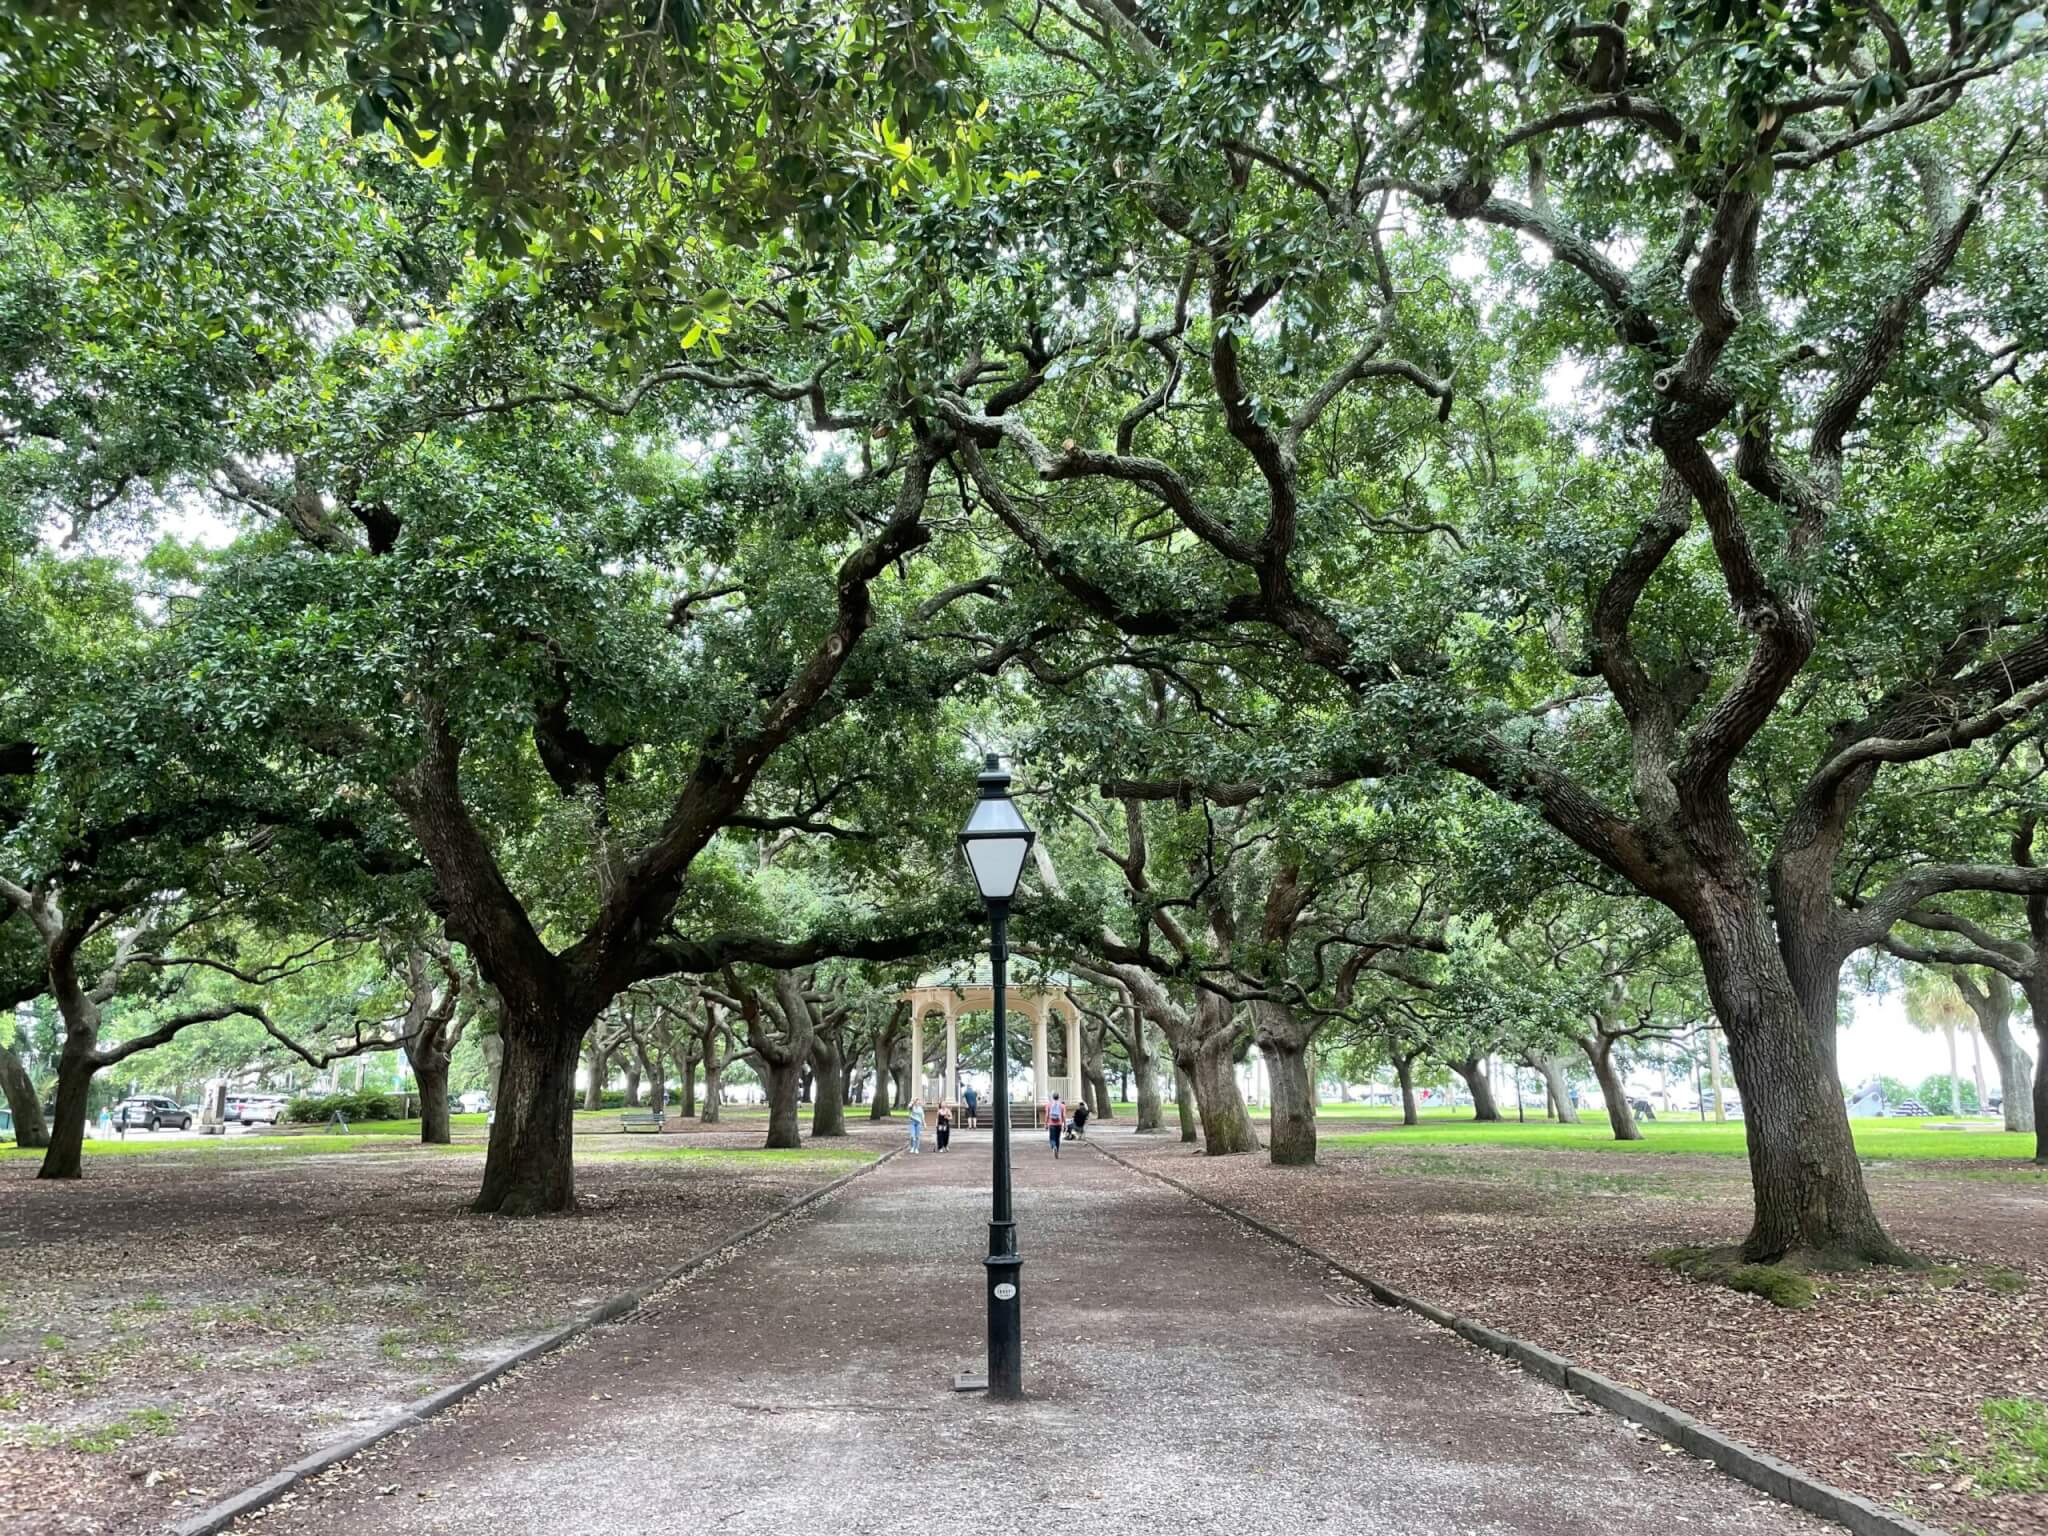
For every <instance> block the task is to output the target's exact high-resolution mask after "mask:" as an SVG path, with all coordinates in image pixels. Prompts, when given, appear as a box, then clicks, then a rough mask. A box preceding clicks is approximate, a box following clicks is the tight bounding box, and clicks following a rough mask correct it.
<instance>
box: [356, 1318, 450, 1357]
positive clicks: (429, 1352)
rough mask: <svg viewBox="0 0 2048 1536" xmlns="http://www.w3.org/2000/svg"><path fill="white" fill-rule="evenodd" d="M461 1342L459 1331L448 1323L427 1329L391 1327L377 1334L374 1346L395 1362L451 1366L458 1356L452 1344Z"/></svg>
mask: <svg viewBox="0 0 2048 1536" xmlns="http://www.w3.org/2000/svg"><path fill="white" fill-rule="evenodd" d="M461 1342H462V1330H461V1329H460V1328H457V1327H455V1326H454V1325H453V1324H450V1323H441V1324H437V1325H435V1326H433V1327H430V1328H394V1329H391V1330H390V1331H389V1332H386V1333H381V1334H379V1335H378V1336H377V1349H378V1352H379V1353H381V1354H382V1355H383V1356H384V1358H385V1359H386V1360H389V1361H391V1362H392V1364H394V1365H399V1364H405V1363H411V1364H414V1365H418V1364H420V1363H422V1362H423V1361H433V1362H435V1363H436V1364H440V1365H451V1364H453V1363H454V1362H455V1361H456V1360H458V1359H460V1358H461V1357H460V1356H459V1355H457V1354H456V1352H455V1346H456V1345H458V1344H460V1343H461Z"/></svg>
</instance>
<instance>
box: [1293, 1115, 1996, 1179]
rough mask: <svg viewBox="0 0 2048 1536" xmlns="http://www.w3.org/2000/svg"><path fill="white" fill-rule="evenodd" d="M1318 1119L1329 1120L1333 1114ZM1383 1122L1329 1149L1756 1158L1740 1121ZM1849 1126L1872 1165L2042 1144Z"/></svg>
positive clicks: (1349, 1121) (1332, 1140)
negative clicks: (1631, 1124)
mask: <svg viewBox="0 0 2048 1536" xmlns="http://www.w3.org/2000/svg"><path fill="white" fill-rule="evenodd" d="M1317 1113H1318V1115H1323V1114H1325V1111H1323V1110H1319V1111H1317ZM1468 1113H1469V1112H1468ZM1377 1116H1378V1117H1377V1118H1374V1117H1372V1116H1366V1115H1357V1116H1345V1117H1344V1125H1345V1129H1344V1130H1342V1131H1337V1132H1334V1133H1332V1134H1330V1135H1326V1136H1324V1137H1323V1138H1322V1144H1323V1145H1324V1146H1325V1147H1329V1148H1332V1149H1346V1150H1358V1149H1362V1148H1367V1147H1379V1146H1386V1145H1389V1144H1392V1143H1398V1144H1400V1145H1403V1146H1438V1147H1494V1146H1498V1147H1515V1148H1521V1149H1523V1150H1536V1151H1557V1152H1620V1153H1632V1154H1638V1155H1655V1154H1658V1153H1667V1154H1671V1153H1676V1154H1683V1155H1688V1156H1702V1155H1704V1156H1710V1157H1745V1156H1747V1155H1748V1151H1749V1143H1748V1141H1747V1140H1746V1139H1745V1137H1744V1133H1743V1127H1742V1124H1741V1122H1739V1121H1730V1122H1728V1123H1727V1124H1725V1125H1716V1124H1714V1123H1713V1122H1712V1121H1707V1122H1705V1123H1701V1122H1698V1121H1690V1120H1655V1121H1647V1122H1645V1123H1644V1125H1643V1126H1642V1132H1643V1139H1642V1140H1641V1141H1616V1140H1615V1139H1614V1134H1613V1132H1612V1131H1610V1130H1609V1129H1608V1126H1607V1121H1606V1117H1605V1116H1601V1117H1599V1118H1598V1119H1596V1120H1587V1121H1584V1122H1582V1123H1580V1124H1578V1125H1559V1124H1556V1123H1555V1122H1550V1121H1540V1120H1537V1121H1530V1122H1529V1123H1527V1124H1518V1123H1517V1122H1515V1121H1513V1120H1506V1121H1502V1122H1500V1123H1499V1124H1486V1125H1482V1124H1480V1123H1478V1122H1477V1121H1474V1120H1471V1119H1469V1118H1466V1119H1451V1118H1440V1119H1432V1118H1430V1117H1427V1116H1425V1117H1424V1119H1423V1122H1422V1124H1420V1125H1407V1126H1404V1125H1403V1124H1401V1121H1400V1117H1399V1116H1398V1115H1388V1114H1387V1113H1386V1111H1384V1110H1380V1111H1378V1112H1377ZM1849 1126H1850V1129H1851V1131H1852V1132H1853V1133H1854V1135H1855V1138H1856V1151H1857V1154H1858V1155H1859V1156H1860V1157H1863V1158H1866V1159H1871V1160H1887V1161H1898V1162H1936V1161H1940V1162H1948V1161H1956V1160H1964V1161H1971V1162H2007V1161H2031V1160H2032V1158H2033V1155H2034V1138H2033V1137H2032V1136H2031V1135H2029V1134H2026V1133H2023V1132H2016V1131H1989V1130H1987V1131H1978V1130H1939V1129H1931V1128H1928V1127H1926V1126H1924V1125H1921V1124H1919V1123H1917V1122H1913V1121H1901V1120H1852V1121H1850V1122H1849ZM1998 1171H1999V1172H2009V1171H2011V1170H1998ZM2029 1176H2030V1177H2031V1174H2030V1175H2029Z"/></svg>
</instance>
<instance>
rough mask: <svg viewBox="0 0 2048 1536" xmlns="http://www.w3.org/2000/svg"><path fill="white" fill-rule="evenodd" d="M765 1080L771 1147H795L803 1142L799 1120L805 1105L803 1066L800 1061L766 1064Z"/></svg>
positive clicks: (764, 1070) (770, 1062)
mask: <svg viewBox="0 0 2048 1536" xmlns="http://www.w3.org/2000/svg"><path fill="white" fill-rule="evenodd" d="M761 1076H762V1080H763V1082H764V1083H765V1085H766V1086H767V1089H768V1143H767V1144H768V1145H769V1146H771V1147H795V1146H801V1145H802V1142H801V1140H800V1138H799V1135H798V1120H799V1117H800V1113H801V1109H802V1103H801V1099H800V1097H799V1095H800V1094H801V1093H802V1091H803V1076H804V1064H803V1063H802V1062H801V1061H783V1062H776V1061H765V1060H764V1061H763V1062H762V1063H761Z"/></svg>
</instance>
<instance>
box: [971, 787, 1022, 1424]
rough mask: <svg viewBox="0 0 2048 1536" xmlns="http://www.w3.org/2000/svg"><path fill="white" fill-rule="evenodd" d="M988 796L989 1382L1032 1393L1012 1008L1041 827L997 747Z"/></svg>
mask: <svg viewBox="0 0 2048 1536" xmlns="http://www.w3.org/2000/svg"><path fill="white" fill-rule="evenodd" d="M976 783H977V784H978V785H979V787H980V790H981V798H980V799H978V800H976V801H975V802H974V812H973V814H972V815H970V816H969V817H968V818H967V825H966V826H965V827H963V828H962V829H961V831H960V852H961V854H962V855H963V856H965V858H966V860H967V867H968V869H969V870H971V871H972V872H973V874H974V884H975V886H976V888H977V889H978V890H980V892H981V899H982V900H983V901H985V902H986V903H988V918H989V969H990V979H991V982H992V985H991V987H990V989H989V990H990V992H991V994H992V997H991V1001H992V1002H993V1003H994V1005H995V1015H996V1031H995V1034H996V1038H995V1061H994V1063H993V1065H994V1067H995V1072H994V1074H993V1075H994V1077H995V1083H994V1089H995V1197H994V1204H993V1207H992V1209H991V1211H990V1214H989V1223H988V1258H987V1259H986V1260H985V1261H984V1262H985V1264H986V1266H987V1270H988V1390H989V1392H990V1394H991V1395H992V1396H995V1397H1009V1398H1015V1397H1022V1396H1023V1395H1024V1333H1023V1304H1022V1302H1021V1301H1020V1300H1019V1299H1018V1294H1017V1290H1018V1277H1019V1274H1020V1273H1021V1271H1022V1269H1023V1264H1024V1261H1023V1260H1022V1259H1020V1258H1019V1257H1018V1256H1017V1223H1016V1222H1015V1221H1014V1220H1013V1219H1012V1217H1011V1214H1010V1041H1009V1021H1008V1014H1007V1009H1008V1005H1009V999H1008V996H1007V985H1008V968H1009V960H1010V950H1009V925H1010V898H1011V897H1013V896H1015V895H1016V894H1017V882H1018V881H1019V880H1020V879H1021V878H1023V874H1024V859H1025V856H1026V855H1027V854H1029V853H1030V852H1031V844H1032V843H1033V842H1034V841H1035V840H1036V838H1037V836H1038V834H1037V833H1035V832H1033V831H1032V830H1031V829H1030V828H1029V827H1027V826H1025V825H1024V818H1023V817H1022V816H1020V815H1018V814H1017V807H1016V806H1015V805H1014V804H1012V803H1011V800H1010V776H1009V775H1008V774H1007V773H1005V772H1003V769H1002V765H1001V764H1000V763H999V762H998V761H997V760H996V756H995V754H994V753H993V752H991V753H990V754H989V755H988V757H987V759H986V761H985V763H984V766H983V768H982V771H981V776H980V778H979V779H977V780H976Z"/></svg>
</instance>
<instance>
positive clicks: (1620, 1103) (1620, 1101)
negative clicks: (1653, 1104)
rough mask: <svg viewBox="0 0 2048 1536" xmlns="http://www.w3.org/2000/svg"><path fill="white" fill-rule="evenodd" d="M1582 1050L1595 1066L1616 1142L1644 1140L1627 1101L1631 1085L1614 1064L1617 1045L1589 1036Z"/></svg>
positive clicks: (1608, 1120)
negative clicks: (1622, 1077)
mask: <svg viewBox="0 0 2048 1536" xmlns="http://www.w3.org/2000/svg"><path fill="white" fill-rule="evenodd" d="M1579 1049H1580V1050H1582V1051H1584V1052H1585V1053H1586V1060H1588V1061H1589V1062H1591V1063H1592V1064H1593V1077H1594V1079H1595V1080H1596V1081H1597V1082H1598V1083H1599V1084H1600V1098H1601V1101H1602V1102H1603V1103H1605V1104H1606V1106H1607V1123H1608V1125H1610V1126H1611V1127H1613V1129H1614V1139H1615V1140H1616V1141H1641V1140H1642V1139H1643V1131H1642V1127H1641V1126H1639V1125H1637V1124H1636V1111H1635V1106H1634V1105H1632V1104H1630V1103H1629V1101H1628V1086H1627V1085H1626V1084H1625V1083H1623V1082H1622V1080H1621V1069H1620V1068H1619V1067H1617V1066H1615V1064H1614V1042H1613V1041H1612V1040H1607V1039H1601V1038H1598V1037H1595V1036H1592V1035H1587V1036H1585V1037H1584V1038H1582V1039H1581V1040H1580V1041H1579Z"/></svg>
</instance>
